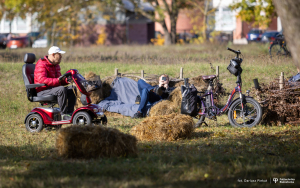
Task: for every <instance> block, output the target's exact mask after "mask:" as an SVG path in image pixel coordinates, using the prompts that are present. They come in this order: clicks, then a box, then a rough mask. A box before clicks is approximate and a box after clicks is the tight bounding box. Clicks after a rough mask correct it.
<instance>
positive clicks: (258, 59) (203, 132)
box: [0, 45, 300, 187]
mask: <svg viewBox="0 0 300 188" xmlns="http://www.w3.org/2000/svg"><path fill="white" fill-rule="evenodd" d="M230 47H231V48H233V49H238V48H239V49H240V50H241V51H242V53H243V54H244V61H243V64H242V67H243V70H244V71H243V74H242V77H243V88H244V89H243V91H245V90H246V89H249V88H251V87H252V86H253V83H252V80H253V79H254V78H258V79H259V81H260V82H264V83H268V82H269V81H271V80H273V79H275V78H278V77H279V75H280V72H285V75H286V76H291V75H294V74H295V73H296V68H295V66H294V65H293V63H292V60H291V59H290V58H286V59H277V60H270V59H269V58H268V55H267V46H265V45H262V46H258V45H248V46H230ZM225 49H226V46H219V45H201V46H193V45H191V46H171V47H164V46H163V47H154V46H115V47H95V48H71V49H66V51H67V53H69V54H70V56H74V57H77V59H81V62H79V61H75V60H74V61H68V60H67V59H65V58H66V56H64V59H63V63H62V64H61V68H62V73H63V72H65V71H67V70H68V69H70V68H75V69H78V70H79V72H80V73H82V74H83V75H84V74H85V73H88V72H89V71H93V72H95V73H97V74H100V76H101V78H104V77H106V76H111V75H113V74H114V69H115V68H118V69H119V72H121V73H126V72H127V73H132V72H140V70H142V69H143V70H145V72H146V73H147V74H161V73H167V74H169V75H171V77H179V70H180V67H183V68H184V76H185V77H194V76H198V75H209V74H214V73H215V71H214V70H211V68H210V64H209V63H211V64H212V66H213V67H214V68H215V66H220V79H221V82H222V83H223V84H224V86H225V88H226V89H227V91H228V92H229V91H230V90H231V89H233V87H234V86H235V81H236V80H235V79H236V78H235V77H234V76H232V75H230V73H229V72H228V71H227V70H226V67H227V65H228V64H229V61H230V59H231V58H232V57H233V56H234V55H233V54H232V53H231V52H229V51H227V50H225ZM46 51H47V50H46V49H34V50H33V49H20V50H15V51H13V50H12V51H10V52H9V51H2V52H0V55H1V53H6V57H7V56H9V54H12V53H14V54H12V55H14V56H15V57H16V59H15V60H18V58H20V57H21V56H22V54H24V53H25V52H34V53H36V54H43V53H45V52H46ZM116 51H118V53H117V55H116V56H115V54H116ZM99 53H100V55H101V54H102V59H104V60H101V57H100V60H99V57H97V56H96V55H98V54H99ZM66 55H67V54H66ZM39 56H40V57H42V55H39ZM91 57H92V58H94V59H92V58H91ZM107 57H113V58H107ZM0 58H1V56H0ZM2 58H3V56H2ZM64 60H66V61H65V62H64ZM1 62H2V63H0V83H1V87H0V94H1V97H0V114H1V115H0V187H271V186H272V187H273V186H275V187H281V186H284V185H283V184H278V183H277V184H276V185H275V184H274V183H272V184H270V182H269V180H270V178H273V177H278V178H284V177H286V178H295V179H296V181H295V184H288V185H287V186H289V187H291V186H294V187H299V184H300V183H299V174H300V166H299V162H300V161H299V154H300V153H299V140H300V136H299V131H300V130H299V127H298V126H291V125H284V126H280V127H278V126H272V127H268V126H264V125H258V126H256V127H254V128H250V129H247V128H242V129H238V128H233V127H231V126H230V125H229V121H228V119H227V116H226V115H224V116H221V117H220V118H219V119H218V121H217V122H214V121H209V122H208V123H209V127H201V128H198V129H196V131H195V133H194V135H193V136H192V138H190V139H185V140H179V141H174V142H157V141H153V142H138V149H139V152H138V154H139V155H138V157H136V158H113V159H107V158H102V159H92V160H79V159H68V160H66V159H62V158H59V157H58V156H57V153H56V150H55V139H56V134H57V132H56V131H42V132H41V133H38V134H30V133H28V132H27V131H26V130H25V126H24V118H25V116H26V115H27V114H28V113H29V112H30V111H31V109H32V108H34V107H36V106H38V103H30V102H29V101H28V100H27V98H26V92H25V87H24V83H23V79H22V73H21V67H22V65H23V63H21V60H18V61H14V60H13V59H10V60H9V58H7V59H6V63H3V62H4V61H1ZM108 122H109V124H108V126H109V127H113V128H117V129H119V130H121V131H122V132H125V133H129V131H130V129H131V128H132V127H133V126H135V125H137V124H138V123H139V122H140V120H133V119H131V118H128V117H121V116H120V117H108ZM238 179H242V180H244V179H255V180H256V179H267V180H268V183H239V182H238Z"/></svg>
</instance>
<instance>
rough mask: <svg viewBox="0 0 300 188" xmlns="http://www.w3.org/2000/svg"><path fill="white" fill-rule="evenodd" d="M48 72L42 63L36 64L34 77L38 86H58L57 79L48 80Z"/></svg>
mask: <svg viewBox="0 0 300 188" xmlns="http://www.w3.org/2000/svg"><path fill="white" fill-rule="evenodd" d="M47 72H48V70H47V68H46V66H45V65H44V64H42V63H37V65H36V67H35V71H34V76H35V77H36V78H37V79H36V80H37V82H38V83H39V84H46V85H47V86H51V87H56V86H60V85H61V84H60V82H59V80H58V78H48V77H47V76H48V74H47Z"/></svg>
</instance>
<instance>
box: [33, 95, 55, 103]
mask: <svg viewBox="0 0 300 188" xmlns="http://www.w3.org/2000/svg"><path fill="white" fill-rule="evenodd" d="M32 102H52V103H53V102H55V103H57V97H56V96H55V95H44V96H39V97H33V100H32Z"/></svg>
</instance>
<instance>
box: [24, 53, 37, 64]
mask: <svg viewBox="0 0 300 188" xmlns="http://www.w3.org/2000/svg"><path fill="white" fill-rule="evenodd" d="M34 62H35V55H34V54H33V53H27V54H25V56H24V63H27V64H32V63H34Z"/></svg>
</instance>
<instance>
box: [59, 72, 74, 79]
mask: <svg viewBox="0 0 300 188" xmlns="http://www.w3.org/2000/svg"><path fill="white" fill-rule="evenodd" d="M71 75H72V73H70V72H67V73H65V74H63V75H61V76H60V77H58V80H59V81H62V80H63V79H65V77H67V76H71Z"/></svg>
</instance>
